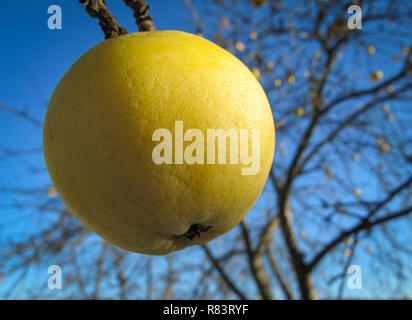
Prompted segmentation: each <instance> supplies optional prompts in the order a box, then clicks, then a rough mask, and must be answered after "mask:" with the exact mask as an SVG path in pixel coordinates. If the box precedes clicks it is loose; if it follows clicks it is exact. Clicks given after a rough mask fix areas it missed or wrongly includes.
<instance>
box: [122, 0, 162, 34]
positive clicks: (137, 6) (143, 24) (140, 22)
mask: <svg viewBox="0 0 412 320" xmlns="http://www.w3.org/2000/svg"><path fill="white" fill-rule="evenodd" d="M123 1H124V3H126V5H127V6H128V7H129V8H130V9H132V10H133V12H134V17H135V19H136V25H137V27H138V28H139V31H155V30H156V28H155V25H154V23H153V20H152V17H151V16H149V15H148V12H149V9H150V7H149V5H148V4H147V3H146V2H145V1H143V0H123Z"/></svg>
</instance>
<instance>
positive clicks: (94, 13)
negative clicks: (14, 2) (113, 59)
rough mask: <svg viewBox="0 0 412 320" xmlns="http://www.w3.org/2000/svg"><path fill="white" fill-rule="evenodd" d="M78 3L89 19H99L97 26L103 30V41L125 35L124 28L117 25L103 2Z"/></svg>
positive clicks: (99, 0)
mask: <svg viewBox="0 0 412 320" xmlns="http://www.w3.org/2000/svg"><path fill="white" fill-rule="evenodd" d="M79 2H80V3H81V4H82V5H83V6H84V7H85V9H86V11H87V13H88V14H89V15H90V16H91V17H93V18H98V19H99V25H100V27H101V28H102V30H103V33H104V38H105V39H110V38H115V37H118V36H121V35H123V34H126V33H127V31H126V29H125V28H122V27H120V26H119V25H118V24H117V22H116V19H115V18H114V17H113V16H112V15H111V13H110V11H109V9H108V8H107V6H106V3H105V2H104V0H79Z"/></svg>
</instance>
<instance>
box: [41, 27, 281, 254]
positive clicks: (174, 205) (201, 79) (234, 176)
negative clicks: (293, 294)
mask: <svg viewBox="0 0 412 320" xmlns="http://www.w3.org/2000/svg"><path fill="white" fill-rule="evenodd" d="M177 125H179V130H181V129H182V130H183V132H177V130H178V129H176V128H177V127H176V126H177ZM159 129H162V130H163V129H164V130H169V132H170V133H171V134H172V135H173V140H172V142H173V145H172V146H171V149H170V150H169V151H170V152H173V158H172V160H173V161H172V163H170V161H169V162H166V161H165V163H159V161H155V159H154V154H155V153H156V150H157V151H159V150H158V149H159V144H161V143H163V144H164V143H166V140H167V139H166V137H165V136H163V137H162V138H163V140H162V139H161V138H159V137H157V138H159V139H156V137H155V132H159V131H158V130H159ZM190 129H196V130H197V132H198V133H199V132H202V133H203V134H204V136H203V138H204V140H203V141H201V140H198V141H197V142H196V143H197V146H198V147H199V146H200V147H202V148H203V147H204V150H200V148H198V149H196V148H195V149H196V152H195V153H196V157H195V159H198V160H199V159H200V157H201V154H197V152H201V151H202V152H203V151H204V158H203V159H204V163H201V161H200V160H199V161H198V162H194V163H188V160H187V158H188V159H193V154H191V152H188V151H187V150H188V148H189V147H188V146H189V145H190V144H192V143H193V144H194V143H195V142H194V140H195V139H194V138H193V135H192V140H190V139H188V135H187V133H188V132H192V133H193V132H194V131H193V130H192V131H190ZM210 129H216V130H218V129H222V130H228V131H227V132H229V130H235V131H234V132H236V133H240V132H241V131H242V130H243V131H244V130H247V131H246V132H247V133H248V135H247V136H246V143H248V146H247V145H243V147H242V143H241V142H242V141H241V140H239V144H238V143H237V142H236V145H237V146H238V147H239V145H240V147H239V148H238V149H237V150H238V151H239V154H242V152H243V156H244V159H246V158H247V156H248V155H250V154H251V153H252V152H254V151H253V150H251V149H253V148H255V151H256V150H258V151H259V163H257V166H256V168H257V170H255V172H253V170H252V173H250V172H249V173H248V174H244V171H246V169H248V166H249V167H250V166H251V165H253V164H251V163H250V162H249V163H247V162H245V161H242V157H241V156H239V157H238V160H239V159H240V160H239V161H238V162H237V163H236V161H232V160H235V157H233V159H232V158H230V156H231V155H232V153H231V152H232V151H237V150H236V147H235V143H234V144H233V148H234V149H232V145H231V144H229V142H230V143H232V138H233V139H235V138H236V137H232V136H231V137H230V139H227V149H225V150H226V151H228V152H226V155H225V154H224V153H223V155H222V152H221V151H219V150H218V151H216V153H215V150H213V157H211V158H215V160H216V161H215V163H209V162H207V161H206V159H208V160H209V158H207V156H208V155H207V153H208V154H210V155H212V149H210V148H211V147H210V145H208V142H209V141H208V140H207V138H206V137H207V135H208V130H210ZM253 130H255V131H256V130H257V131H258V132H259V139H258V142H259V144H258V145H256V146H254V147H253V141H252V140H253V139H252V131H253ZM182 134H184V140H182V139H183V138H182ZM178 136H180V137H178ZM189 136H190V134H189ZM196 137H197V138H198V139H200V138H199V135H198V136H196ZM239 137H240V138H241V135H240V136H238V137H237V138H239ZM240 138H239V139H240ZM274 140H275V130H274V123H273V116H272V112H271V108H270V106H269V103H268V100H267V97H266V95H265V92H264V91H263V89H262V87H261V86H260V84H259V82H258V81H257V80H256V77H255V76H254V75H253V74H252V73H251V71H250V70H249V68H247V67H246V66H245V65H244V64H243V63H242V62H240V61H239V60H238V59H237V58H235V57H234V56H233V55H232V54H231V53H229V52H228V51H226V50H224V49H222V48H220V47H219V46H217V45H215V44H213V43H212V42H210V41H208V40H205V39H203V38H201V37H198V36H195V35H191V34H188V33H184V32H179V31H154V32H142V33H134V34H127V35H124V36H120V37H117V38H114V39H108V40H106V41H104V42H102V43H100V44H98V45H97V46H95V47H94V48H92V49H90V50H89V51H88V52H86V53H85V54H84V55H83V56H81V57H80V58H79V59H78V60H77V61H76V62H75V63H74V64H73V66H72V67H71V68H70V69H69V70H68V71H67V73H66V74H65V75H64V76H63V78H62V79H61V81H60V82H59V83H58V85H57V87H56V89H55V90H54V92H53V94H52V97H51V99H50V102H49V106H48V109H47V113H46V119H45V123H44V130H43V145H44V156H45V160H46V166H47V169H48V171H49V174H50V177H51V179H52V182H53V184H54V186H55V188H56V191H57V192H58V194H59V196H60V197H61V199H62V201H63V202H64V203H65V205H66V206H67V208H68V209H69V210H70V211H71V212H72V213H73V214H74V215H75V216H76V217H77V218H78V219H79V220H80V221H81V222H82V223H83V224H84V225H85V226H87V227H88V228H89V229H90V230H92V231H93V232H95V233H97V234H98V235H100V236H101V237H102V238H104V239H105V240H107V241H109V242H110V243H112V244H114V245H116V246H119V247H120V248H123V249H125V250H129V251H134V252H139V253H143V254H153V255H162V254H167V253H170V252H172V251H175V250H180V249H183V248H185V247H187V246H190V245H197V244H201V243H205V242H207V241H210V240H212V239H214V238H216V237H217V236H219V235H221V234H223V233H225V232H227V231H229V230H230V229H232V228H233V227H234V226H236V225H237V224H238V223H239V222H240V221H241V220H242V219H243V218H244V217H245V215H246V214H247V212H248V211H249V210H250V209H251V207H252V206H253V204H254V203H255V201H256V200H257V198H258V197H259V195H260V193H261V192H262V189H263V187H264V184H265V182H266V179H267V177H268V173H269V170H270V167H271V164H272V160H273V154H274V145H275V143H274ZM223 141H224V140H223ZM233 141H235V140H233ZM218 142H219V141H218V140H216V146H217V145H218ZM192 147H193V146H192ZM229 147H230V148H229ZM245 148H246V149H245ZM190 150H192V151H193V150H194V149H193V148H192V149H190ZM222 150H223V149H222ZM166 151H167V150H166V147H165V150H163V151H161V152H160V153H159V154H158V157H159V156H165V154H166ZM207 151H209V152H207ZM162 152H163V153H162ZM183 154H184V156H182V155H183ZM182 157H183V158H182ZM191 157H192V158H191ZM226 158H227V161H226V162H225V161H224V160H226ZM169 160H170V159H169ZM185 160H187V161H185ZM221 160H223V162H222V161H221Z"/></svg>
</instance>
